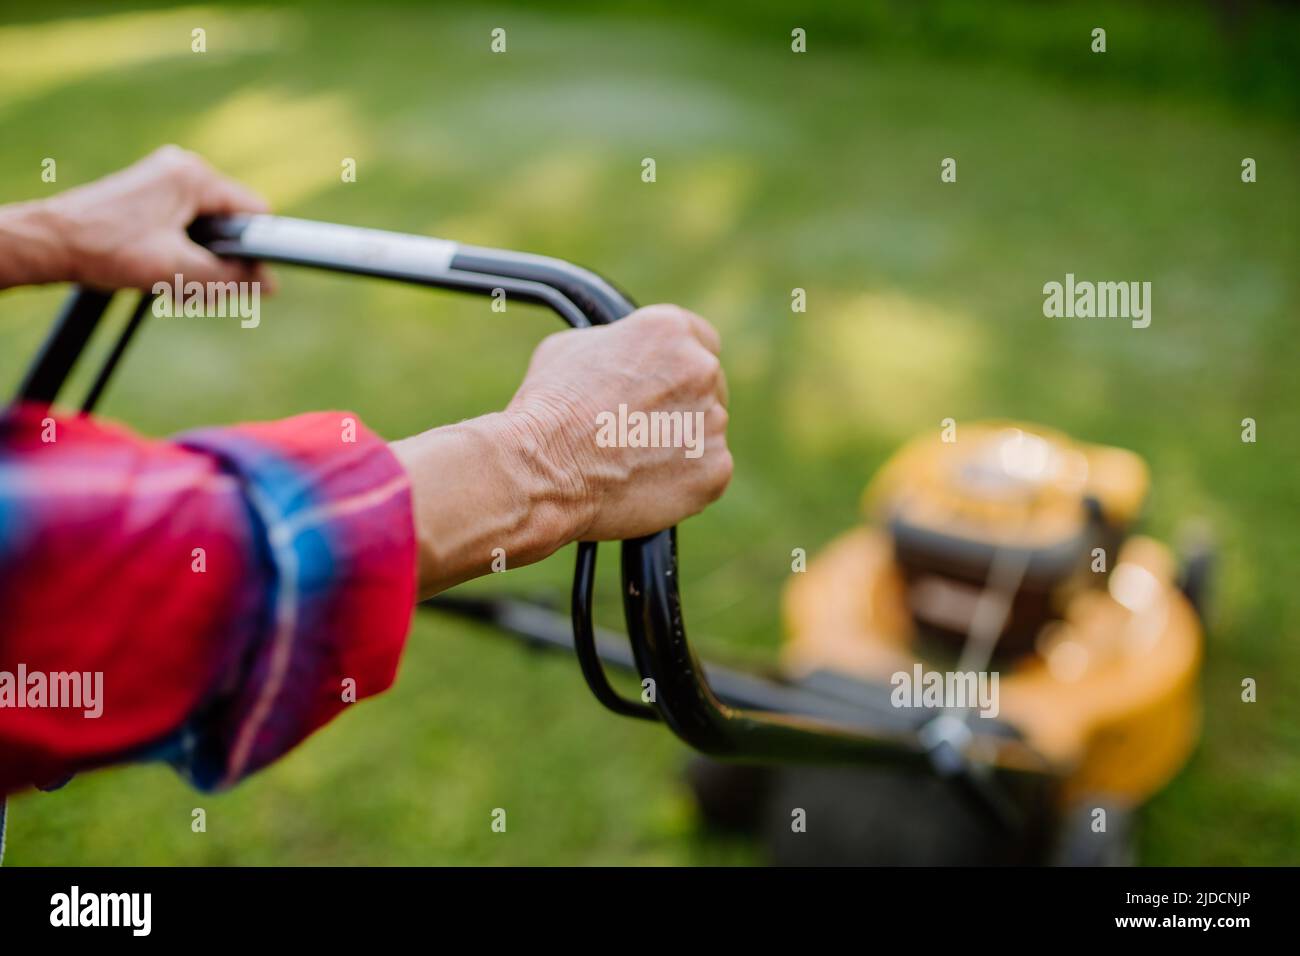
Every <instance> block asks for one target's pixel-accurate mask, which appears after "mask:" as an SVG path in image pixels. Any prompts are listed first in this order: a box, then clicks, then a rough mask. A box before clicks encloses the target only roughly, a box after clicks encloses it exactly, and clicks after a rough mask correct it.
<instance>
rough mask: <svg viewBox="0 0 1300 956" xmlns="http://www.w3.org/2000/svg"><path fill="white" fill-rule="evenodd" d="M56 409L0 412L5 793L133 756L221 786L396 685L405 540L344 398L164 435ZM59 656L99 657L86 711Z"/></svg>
mask: <svg viewBox="0 0 1300 956" xmlns="http://www.w3.org/2000/svg"><path fill="white" fill-rule="evenodd" d="M53 414H54V413H52V412H51V411H50V410H49V409H47V408H45V407H44V406H34V405H26V406H19V407H15V408H11V409H9V410H7V411H6V412H4V413H2V414H0V794H3V793H5V792H9V791H13V790H17V789H20V788H23V787H26V786H29V785H47V784H49V783H52V782H56V781H58V780H61V779H64V778H66V777H67V776H68V775H70V774H71V773H74V772H76V771H78V770H81V769H85V768H88V767H94V766H100V765H104V764H110V763H115V762H120V761H124V760H138V759H165V760H169V761H171V762H172V763H173V764H175V765H176V766H177V767H178V768H180V769H181V771H182V772H183V773H185V774H186V775H187V776H188V777H189V779H191V780H192V781H193V782H194V783H195V785H197V786H199V787H202V788H205V789H208V788H217V787H224V786H228V785H230V784H232V783H234V782H236V781H238V780H239V779H241V778H242V777H244V776H246V775H247V774H249V773H252V772H253V771H255V770H257V769H259V768H260V767H264V766H266V765H267V764H268V763H270V762H272V761H273V760H275V759H276V758H278V757H279V756H280V755H281V754H283V753H285V752H286V751H287V750H289V749H290V748H291V747H293V746H294V745H296V744H297V743H298V742H299V741H301V740H302V739H303V738H305V737H306V736H307V735H308V734H310V733H311V732H312V731H313V730H315V729H316V728H317V727H319V726H321V725H322V724H324V723H325V722H327V721H328V720H330V719H331V718H332V717H334V715H336V714H337V713H339V711H341V710H343V709H344V708H345V707H347V706H349V704H350V702H351V701H353V700H360V699H361V698H363V697H366V696H368V695H371V694H376V693H378V692H379V691H382V690H384V689H385V688H386V687H388V686H389V684H391V683H392V680H393V677H394V675H395V673H396V669H397V662H398V658H399V656H400V655H401V651H402V646H403V644H404V642H405V638H406V632H407V629H408V627H409V625H410V619H411V612H412V607H413V602H414V598H415V538H414V530H413V527H412V519H411V501H410V485H409V482H408V481H407V477H406V474H405V472H404V471H403V470H402V468H401V466H400V465H399V464H398V462H397V460H396V459H395V458H394V457H393V455H392V453H391V452H390V451H389V450H388V447H387V445H385V443H384V442H383V441H381V440H380V439H379V438H377V437H376V436H375V435H373V434H372V433H370V432H369V431H367V430H366V429H365V428H364V427H363V426H362V425H360V423H359V422H357V421H356V420H355V419H354V418H352V417H351V416H349V415H348V414H347V413H345V412H320V413H314V414H310V415H302V416H299V417H296V418H290V419H286V420H284V421H278V422H269V423H262V424H249V425H238V426H235V427H232V428H213V429H207V430H203V431H197V432H191V433H188V434H184V435H180V436H178V437H177V438H175V439H174V440H172V441H152V440H148V439H144V438H141V437H139V436H136V435H134V434H132V433H130V432H128V431H127V430H125V429H123V428H120V427H117V426H114V425H110V424H107V423H104V422H102V421H96V420H93V419H89V418H84V417H56V418H50V417H47V416H51V415H53ZM20 674H21V675H23V677H24V680H23V681H22V683H21V685H20V682H19V676H20ZM68 675H81V677H82V678H83V679H84V681H85V682H87V683H85V684H84V687H83V697H84V691H90V689H91V688H92V687H93V681H94V680H101V677H102V682H101V684H100V686H101V687H102V692H101V694H100V697H101V698H102V700H100V701H99V703H98V704H97V705H96V706H98V707H99V708H100V710H101V712H100V714H99V715H98V716H89V715H88V710H89V711H90V712H91V713H93V708H89V707H87V706H85V705H86V704H87V701H86V700H84V699H83V700H82V701H81V702H80V704H81V705H80V706H67V704H68V702H69V701H70V700H71V698H72V693H71V691H70V690H69V688H70V686H71V685H70V683H69V680H70V678H69V676H68ZM95 675H101V677H95ZM42 683H43V684H44V686H45V691H44V693H43V694H39V695H38V692H37V691H38V687H39V685H41V684H42ZM56 687H61V688H62V690H63V694H62V697H60V696H59V694H57V693H56V691H55V688H56ZM42 697H43V698H44V699H43V700H42ZM74 703H75V702H74ZM54 705H58V706H54Z"/></svg>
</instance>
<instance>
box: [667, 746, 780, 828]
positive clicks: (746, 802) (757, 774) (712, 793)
mask: <svg viewBox="0 0 1300 956" xmlns="http://www.w3.org/2000/svg"><path fill="white" fill-rule="evenodd" d="M774 774H775V771H773V770H772V769H771V768H769V767H758V766H752V765H744V764H733V763H723V762H722V761H720V760H713V759H712V758H709V757H702V756H696V757H692V758H691V760H690V763H688V764H687V765H686V782H687V784H689V786H690V788H691V792H692V793H693V794H694V795H695V803H696V805H697V806H698V807H699V808H700V815H701V816H702V817H703V818H704V823H705V825H706V826H709V827H713V828H715V829H717V830H723V831H727V832H733V833H753V832H754V831H755V830H756V829H757V828H758V824H759V820H760V819H761V818H762V815H763V806H764V804H766V802H767V797H768V792H769V791H770V790H771V786H772V777H773V775H774Z"/></svg>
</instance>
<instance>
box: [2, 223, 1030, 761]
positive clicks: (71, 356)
mask: <svg viewBox="0 0 1300 956" xmlns="http://www.w3.org/2000/svg"><path fill="white" fill-rule="evenodd" d="M190 234H191V236H192V237H193V238H194V240H195V241H196V242H198V243H200V244H202V245H204V246H206V247H207V248H208V249H210V250H211V251H213V252H215V253H217V254H219V255H223V256H232V257H237V258H245V259H258V260H265V261H270V262H280V263H291V264H297V265H302V266H308V267H313V268H319V269H327V270H330V271H335V272H346V273H353V274H357V275H365V276H375V277H381V278H387V279H394V280H398V281H402V282H409V283H415V284H419V285H426V286H436V287H440V288H447V289H454V290H458V291H463V292H471V293H478V294H483V295H491V294H494V293H495V292H496V290H502V291H504V292H505V294H506V295H507V296H513V297H515V298H518V299H521V300H524V301H528V302H533V303H537V304H541V305H545V306H547V307H549V308H551V309H552V310H553V311H555V312H556V313H558V314H559V315H560V316H561V318H563V319H564V321H566V322H567V323H568V324H569V325H570V326H573V327H575V328H582V327H589V326H595V325H605V324H609V323H611V322H615V321H617V320H619V319H621V318H623V317H624V316H626V315H628V314H629V313H630V312H632V311H633V309H634V305H633V303H632V301H631V300H630V299H629V298H627V297H626V296H625V295H624V294H623V293H622V292H620V291H619V290H618V289H616V288H615V287H614V286H613V285H611V284H610V283H609V282H607V281H605V280H604V279H602V278H601V277H600V276H597V275H596V274H594V273H592V272H589V271H587V270H585V269H581V268H579V267H577V266H574V265H572V264H570V263H567V262H563V261H561V260H558V259H551V258H546V257H543V256H535V255H528V254H524V253H518V252H510V251H504V250H497V249H486V248H479V247H474V246H466V245H461V244H458V243H454V242H449V241H446V240H441V239H432V238H426V237H421V236H411V235H403V234H399V233H392V232H383V231H380V230H373V229H361V228H356V227H351V226H339V225H332V224H327V223H318V222H309V221H305V220H299V219H288V218H284V217H278V216H235V217H223V218H206V219H201V220H199V221H197V222H196V223H195V224H194V225H193V226H192V227H191V230H190ZM151 298H152V297H151V296H150V295H148V294H146V295H144V296H142V298H141V300H140V303H139V304H138V305H137V307H136V311H135V313H134V315H133V317H132V320H131V322H130V323H129V324H128V326H127V328H126V330H125V331H124V332H123V334H122V336H121V337H120V338H119V340H118V342H117V345H116V346H115V348H114V350H113V352H112V354H111V355H110V356H109V359H108V360H107V362H106V363H105V365H104V367H103V368H101V370H100V372H99V375H98V378H97V380H96V383H95V386H94V387H93V388H92V390H91V394H90V396H89V397H88V400H87V402H86V403H84V404H83V406H82V407H83V410H86V411H88V410H89V409H90V408H91V407H93V405H94V402H95V400H96V399H97V398H98V397H99V395H100V394H101V393H102V391H103V388H104V385H105V384H106V382H107V380H108V377H109V376H110V375H111V373H112V371H113V369H114V367H115V366H116V364H117V362H118V360H119V359H120V357H121V355H122V353H123V351H124V350H125V347H126V344H127V343H128V342H129V340H130V337H131V336H132V335H133V334H134V332H135V330H136V328H137V327H138V326H139V324H140V321H141V319H142V317H143V315H144V314H145V312H146V311H147V307H148V304H149V302H150V301H151ZM109 301H110V296H109V295H108V294H105V293H102V292H96V291H93V290H87V289H79V290H77V291H76V292H75V293H74V294H73V296H72V298H71V299H70V300H69V302H68V304H67V305H66V306H65V308H64V310H63V312H62V314H61V315H60V317H59V319H58V321H57V322H56V325H55V328H54V330H53V332H52V333H51V335H50V337H49V338H48V339H47V341H46V343H45V345H44V347H43V348H42V350H41V353H40V354H39V355H38V357H37V360H36V362H35V363H34V364H33V366H32V367H31V369H30V371H29V373H28V375H27V377H26V379H25V380H24V382H23V385H22V387H21V389H20V394H19V398H21V399H25V400H28V401H38V402H45V403H49V402H52V401H53V400H54V399H55V397H56V396H57V394H58V391H59V388H60V386H61V385H62V384H63V382H64V380H65V379H66V378H67V375H68V373H69V372H70V370H71V368H72V366H73V364H74V363H75V361H76V359H77V356H78V355H79V354H80V352H81V351H82V349H83V348H84V346H85V344H86V342H87V341H88V339H89V338H90V335H91V333H92V332H93V330H94V327H95V325H96V324H97V322H98V321H99V319H100V317H101V316H102V315H103V313H104V311H105V310H106V309H107V307H108V304H109ZM595 563H596V545H595V544H594V543H592V542H583V543H581V544H579V546H578V555H577V564H576V570H575V576H574V586H573V597H572V622H573V631H574V645H575V651H576V653H577V656H578V660H579V663H580V666H581V668H582V672H583V675H584V677H585V678H586V681H587V684H588V686H589V687H590V688H591V691H592V693H593V694H594V695H595V696H596V698H597V699H598V700H599V701H600V702H601V703H602V704H603V705H604V706H605V707H607V708H609V709H610V710H612V711H614V712H616V713H620V714H624V715H628V716H634V717H638V718H644V719H652V720H653V719H662V720H663V722H664V723H665V724H667V725H668V727H669V728H671V729H672V731H673V732H674V733H676V734H677V736H679V737H680V738H681V739H682V740H684V741H685V742H686V743H688V744H690V745H691V746H692V747H694V748H695V749H697V750H700V751H703V752H705V753H708V754H712V755H715V756H720V757H730V758H736V759H742V760H780V761H816V762H828V761H843V762H851V763H864V762H865V763H882V762H884V763H917V764H927V763H928V764H930V765H931V766H933V767H935V768H936V769H939V770H940V772H944V773H945V775H950V771H951V768H952V767H954V766H957V767H961V768H968V760H967V756H966V754H965V753H958V752H957V751H956V750H955V749H954V745H953V743H952V741H951V740H948V739H944V740H939V741H937V742H936V741H933V740H930V741H927V740H926V739H924V738H923V737H921V736H918V735H895V734H885V733H880V732H876V731H872V730H870V729H866V728H864V727H862V726H860V725H858V726H854V725H853V724H851V723H846V722H838V721H835V720H833V719H824V718H819V717H810V716H803V715H797V714H783V713H771V712H766V711H750V710H743V709H737V708H734V707H731V706H728V705H726V704H724V703H722V702H720V701H719V699H718V697H717V696H716V695H715V694H714V692H713V689H712V688H711V687H710V685H709V681H708V679H707V677H706V676H705V671H704V669H703V668H702V667H701V665H700V663H699V661H698V659H697V658H696V656H695V653H694V651H693V650H692V649H691V647H690V644H689V643H688V641H687V638H686V624H685V620H684V617H683V613H682V606H681V596H680V594H679V591H678V572H677V535H676V529H675V528H669V529H666V530H664V531H660V532H658V533H656V534H652V535H648V536H646V537H643V538H636V539H633V540H628V541H624V542H623V545H622V565H623V567H622V578H623V608H624V617H625V619H626V622H627V631H628V637H629V639H630V641H631V646H632V651H633V657H634V659H635V662H636V665H637V669H638V670H639V671H640V673H641V676H642V678H643V681H648V682H649V683H648V684H646V685H645V687H646V691H645V693H644V694H643V697H644V698H645V700H641V701H637V700H629V699H626V698H624V697H621V696H620V695H619V694H618V693H617V692H615V691H614V689H613V688H612V687H611V685H610V683H609V681H608V680H607V678H606V676H605V673H604V671H603V669H602V665H601V660H600V655H599V653H598V652H597V648H596V641H595V631H594V627H593V624H592V594H593V589H594V579H595ZM977 749H979V753H978V755H977V757H976V759H977V760H978V762H979V763H980V764H981V765H985V766H987V767H994V768H999V769H1003V770H1011V771H1018V772H1030V773H1040V772H1042V771H1043V770H1044V766H1043V763H1042V761H1041V760H1039V759H1038V758H1037V757H1036V756H1035V755H1034V754H1033V753H1032V752H1031V751H1030V750H1029V749H1028V748H1027V747H1025V746H1024V744H1023V743H1021V742H1020V741H1018V740H1015V739H1012V738H993V737H989V738H986V739H983V740H981V741H980V745H979V748H977ZM944 768H948V769H947V770H945V769H944ZM963 772H964V770H963Z"/></svg>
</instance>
